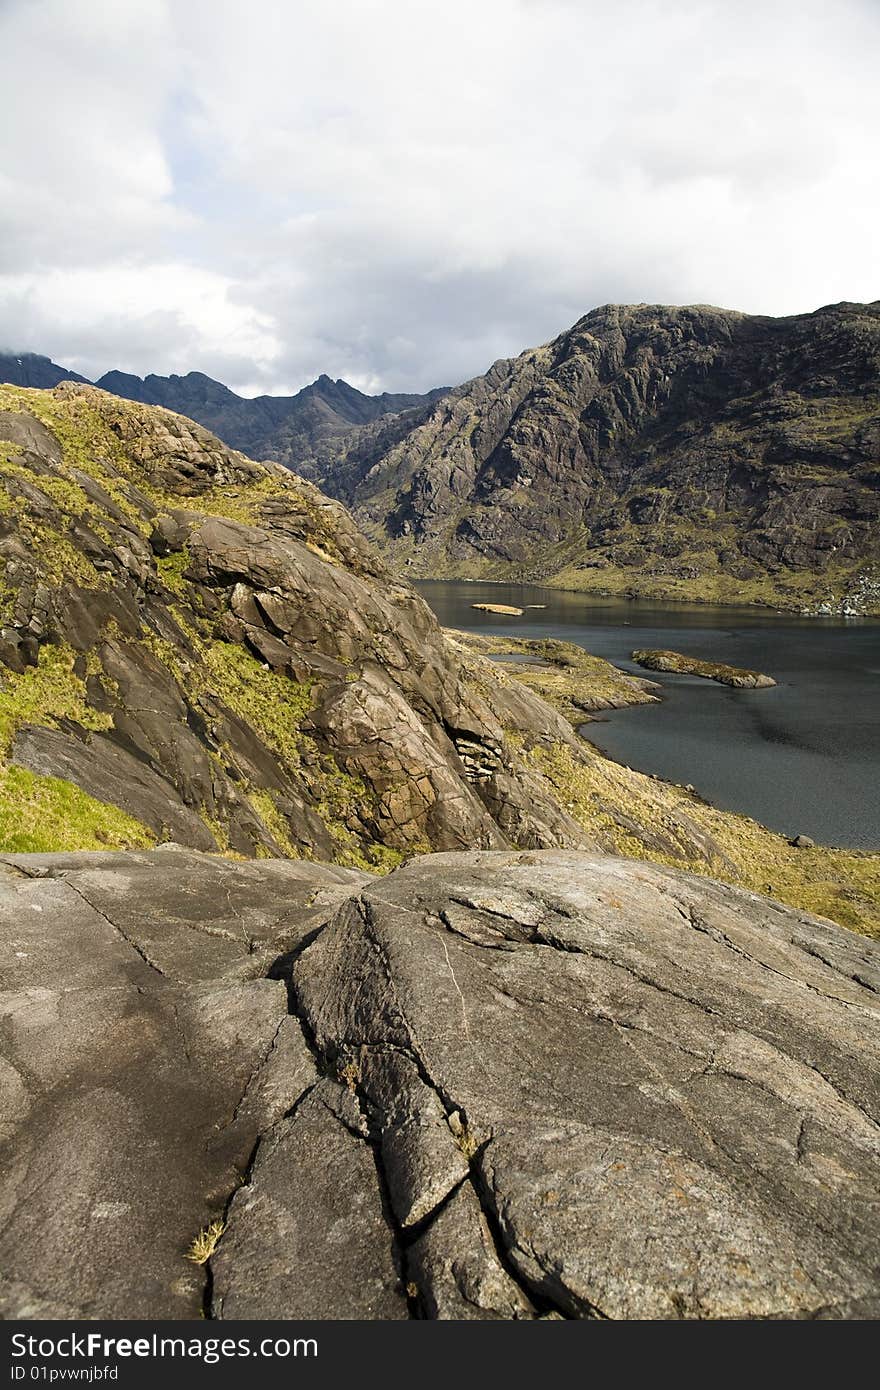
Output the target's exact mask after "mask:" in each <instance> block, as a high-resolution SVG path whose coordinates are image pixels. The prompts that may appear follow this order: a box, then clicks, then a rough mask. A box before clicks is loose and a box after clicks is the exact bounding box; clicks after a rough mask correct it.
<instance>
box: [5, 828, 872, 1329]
mask: <svg viewBox="0 0 880 1390" xmlns="http://www.w3.org/2000/svg"><path fill="white" fill-rule="evenodd" d="M0 923H2V929H0V961H2V967H3V974H4V994H3V1002H4V1008H3V1011H2V1015H0V1094H2V1099H3V1105H2V1108H0V1113H2V1115H3V1132H2V1134H0V1174H2V1178H0V1188H2V1200H0V1313H2V1315H3V1316H4V1317H5V1318H21V1317H25V1318H90V1319H107V1318H148V1319H152V1318H160V1319H161V1318H197V1317H199V1316H200V1315H204V1316H207V1317H210V1318H216V1319H242V1318H243V1319H248V1318H279V1319H283V1318H294V1319H298V1318H370V1319H392V1320H396V1319H404V1318H407V1317H419V1318H440V1319H449V1318H466V1319H485V1318H492V1319H510V1320H513V1319H517V1320H520V1319H535V1318H554V1319H556V1318H575V1319H583V1318H662V1319H665V1318H673V1319H676V1318H771V1319H815V1318H819V1319H841V1318H844V1319H847V1318H870V1317H876V1316H877V1315H878V1313H880V1301H878V1293H877V1277H876V1271H877V1266H878V1262H880V1229H878V1221H877V1204H876V1192H877V1184H878V1178H880V1127H878V1118H880V1097H878V1090H877V1077H878V1075H880V1068H878V1061H880V1057H878V1051H880V1028H878V1009H877V993H878V989H880V949H878V947H877V946H876V944H875V943H872V942H869V941H866V940H865V939H864V938H859V937H856V936H854V935H852V934H850V933H849V932H846V931H842V930H841V929H839V928H836V927H833V926H832V925H831V924H829V923H827V922H821V921H818V920H815V919H813V918H810V917H807V916H805V915H803V914H801V913H797V912H793V911H791V910H788V909H785V908H782V907H780V906H779V905H778V904H775V903H772V902H770V901H768V900H766V899H764V898H761V897H758V896H757V895H755V894H751V893H744V892H741V891H738V890H736V889H732V888H726V887H723V886H721V885H720V884H717V883H712V882H710V881H708V880H706V879H696V878H692V877H690V876H689V875H687V874H682V873H678V872H675V871H673V870H669V869H661V868H658V867H656V866H651V865H646V864H637V863H635V862H633V861H631V860H621V859H615V858H609V857H596V856H592V855H589V854H584V853H571V852H568V853H564V852H561V851H543V852H534V851H533V852H516V853H511V852H497V851H496V852H483V853H470V854H461V853H455V854H442V855H434V856H427V857H422V858H420V859H416V860H414V861H413V862H412V863H410V864H408V865H406V866H404V867H403V868H400V869H398V870H396V871H395V872H393V873H392V874H390V875H389V876H386V877H384V878H375V879H374V878H370V877H369V876H368V875H365V874H363V873H357V872H356V871H354V870H346V869H334V868H330V867H328V866H325V865H318V864H309V863H294V862H291V861H271V862H267V863H255V862H253V861H251V862H247V863H231V862H229V861H227V860H223V859H221V858H218V857H217V856H208V855H203V854H198V853H195V852H192V851H185V850H178V851H170V850H166V851H153V852H151V853H143V852H128V853H121V854H120V853H117V854H107V853H103V854H74V855H22V856H6V857H5V859H4V860H3V861H2V862H0ZM59 961H62V962H63V969H62V970H59ZM188 1257H189V1258H188ZM196 1259H198V1260H201V1261H203V1263H196V1262H195V1260H196Z"/></svg>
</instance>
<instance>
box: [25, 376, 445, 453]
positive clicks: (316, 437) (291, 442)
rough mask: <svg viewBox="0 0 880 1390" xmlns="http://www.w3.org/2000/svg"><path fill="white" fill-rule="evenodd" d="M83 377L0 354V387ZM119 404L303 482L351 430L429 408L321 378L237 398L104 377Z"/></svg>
mask: <svg viewBox="0 0 880 1390" xmlns="http://www.w3.org/2000/svg"><path fill="white" fill-rule="evenodd" d="M62 381H78V382H82V383H84V384H90V383H87V382H86V378H85V377H83V376H80V375H79V373H78V372H74V371H71V370H69V369H68V368H66V367H59V366H58V364H57V363H56V362H52V361H51V360H50V358H48V357H41V356H39V355H38V354H36V353H21V354H15V353H8V352H6V353H4V352H0V382H8V383H10V384H11V385H13V386H36V387H41V388H50V387H53V386H57V385H59V384H60V383H61V382H62ZM95 384H96V385H97V386H99V387H100V388H101V389H102V390H104V391H109V392H111V394H113V395H115V396H121V397H122V398H123V399H124V400H130V401H137V402H138V403H140V404H141V405H161V406H164V407H165V408H166V409H168V410H173V411H174V412H175V413H176V414H179V415H186V416H187V417H188V418H189V419H191V420H195V421H196V422H197V423H198V424H201V425H204V426H205V427H206V428H207V429H209V430H211V431H212V433H214V434H216V435H218V436H219V438H220V439H222V440H223V441H224V443H226V444H229V445H230V446H231V447H232V448H233V449H241V450H242V451H243V452H245V453H247V454H250V455H251V456H252V457H253V458H260V459H272V460H274V461H275V462H278V463H283V464H285V465H286V466H287V467H288V468H292V469H294V471H295V472H297V473H299V474H301V475H302V476H304V477H308V478H318V477H320V476H322V475H323V473H324V472H325V470H326V469H327V468H328V467H329V466H330V465H331V464H332V463H333V462H334V461H335V460H336V458H337V457H338V456H339V454H340V453H341V452H343V451H344V449H345V448H346V447H347V446H348V445H350V444H351V442H352V440H353V438H354V435H355V434H356V433H357V431H358V430H359V428H360V427H361V426H363V425H365V424H368V423H370V422H372V421H374V420H378V419H380V418H382V417H384V416H387V415H396V414H399V413H400V412H401V411H409V410H412V409H414V408H416V407H420V406H423V405H425V404H430V403H432V402H433V401H435V400H437V399H439V397H440V396H442V395H443V391H442V390H436V391H430V392H428V393H427V395H412V394H406V393H404V394H394V393H390V392H388V391H383V392H382V393H381V394H379V395H376V396H369V395H365V394H364V392H362V391H358V390H357V389H356V388H355V387H354V386H349V384H348V382H346V381H341V380H340V381H332V380H331V379H330V377H328V376H326V375H322V376H320V377H318V379H317V380H316V381H313V382H312V383H311V385H309V386H305V387H303V389H302V390H301V391H298V392H297V393H296V394H295V395H293V396H255V397H253V398H249V397H245V396H238V395H236V393H235V392H234V391H230V389H229V387H228V386H224V385H223V383H222V382H219V381H215V380H214V379H213V377H209V376H205V374H204V373H203V372H187V374H186V375H185V376H176V375H172V376H156V375H152V374H151V375H149V376H147V377H139V376H134V375H133V374H132V373H130V372H118V371H111V372H106V373H105V374H104V376H102V377H101V378H100V380H99V381H98V382H97V383H95Z"/></svg>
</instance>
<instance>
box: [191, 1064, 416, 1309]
mask: <svg viewBox="0 0 880 1390" xmlns="http://www.w3.org/2000/svg"><path fill="white" fill-rule="evenodd" d="M343 1089H344V1088H341V1087H339V1086H338V1085H337V1084H336V1083H335V1082H332V1081H329V1080H325V1081H322V1082H320V1084H319V1085H318V1086H317V1087H316V1088H315V1089H314V1090H313V1091H311V1092H310V1093H309V1094H308V1095H307V1096H306V1098H305V1099H304V1100H303V1102H302V1103H301V1104H300V1105H299V1107H298V1108H297V1109H296V1111H295V1113H294V1114H293V1115H292V1116H291V1117H290V1118H289V1119H286V1120H281V1121H280V1122H279V1124H278V1125H276V1127H275V1128H274V1129H273V1130H272V1131H271V1132H270V1134H269V1135H268V1136H267V1137H266V1139H265V1140H264V1141H263V1143H262V1144H261V1146H260V1150H259V1152H258V1154H257V1157H256V1160H255V1162H254V1165H253V1169H252V1171H251V1174H250V1180H249V1182H248V1184H247V1186H245V1187H242V1188H241V1189H240V1190H239V1191H238V1192H237V1193H236V1196H235V1198H234V1200H233V1202H232V1206H231V1207H230V1210H229V1221H228V1226H227V1230H226V1233H225V1235H224V1237H223V1239H222V1241H221V1243H220V1246H219V1249H218V1251H217V1254H216V1255H215V1256H214V1258H213V1260H212V1269H213V1288H214V1298H213V1315H214V1316H215V1317H218V1318H383V1319H388V1318H405V1317H406V1316H407V1306H406V1297H405V1295H404V1292H403V1289H402V1287H401V1284H400V1279H399V1276H398V1272H397V1267H396V1263H395V1259H396V1252H395V1248H394V1242H393V1237H392V1233H391V1230H390V1228H389V1225H388V1223H387V1222H386V1220H385V1216H384V1213H383V1209H382V1194H381V1191H380V1187H379V1180H378V1175H377V1172H376V1164H375V1161H374V1158H373V1151H372V1149H371V1147H370V1145H369V1144H368V1143H367V1142H366V1141H365V1140H364V1139H362V1138H359V1137H357V1136H356V1135H354V1134H352V1132H351V1130H350V1129H349V1128H348V1126H347V1125H345V1124H343V1123H342V1122H341V1121H340V1119H339V1118H338V1116H337V1114H336V1113H335V1112H336V1107H337V1106H338V1105H339V1104H340V1103H343V1104H344V1102H341V1098H340V1097H339V1096H338V1095H335V1094H334V1092H339V1091H341V1090H343Z"/></svg>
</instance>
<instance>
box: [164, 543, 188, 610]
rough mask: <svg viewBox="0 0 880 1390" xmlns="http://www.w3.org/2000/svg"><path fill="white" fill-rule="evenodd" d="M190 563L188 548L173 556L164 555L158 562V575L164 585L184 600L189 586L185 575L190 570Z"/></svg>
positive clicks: (176, 552)
mask: <svg viewBox="0 0 880 1390" xmlns="http://www.w3.org/2000/svg"><path fill="white" fill-rule="evenodd" d="M189 561H190V555H189V549H188V548H187V547H186V546H184V547H183V549H182V550H178V551H175V552H174V553H173V554H171V555H163V556H162V557H161V558H160V559H158V560H157V561H156V573H157V574H158V575H159V578H160V579H161V580H162V583H163V584H164V585H165V587H166V588H167V589H170V590H171V592H172V593H173V594H177V596H178V597H179V598H184V597H185V596H186V594H187V589H188V585H187V582H186V580H185V578H184V575H185V574H186V571H187V569H188V568H189Z"/></svg>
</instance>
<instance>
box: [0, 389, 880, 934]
mask: <svg viewBox="0 0 880 1390" xmlns="http://www.w3.org/2000/svg"><path fill="white" fill-rule="evenodd" d="M4 441H5V442H4ZM0 556H2V559H3V562H4V569H3V578H2V583H0V663H2V671H0V675H2V684H0V850H5V851H7V852H13V851H51V850H64V849H69V850H99V849H102V848H105V847H111V848H119V847H137V846H141V847H148V846H150V845H154V844H156V843H161V842H165V841H168V840H171V841H174V842H176V843H179V844H182V845H184V846H188V847H190V848H193V849H199V850H208V851H210V850H220V851H222V852H225V853H232V854H236V855H244V856H257V857H260V856H279V855H290V856H298V857H303V856H305V857H308V858H313V859H319V860H327V861H332V862H335V863H339V864H342V865H348V866H351V867H356V868H361V869H364V868H366V869H369V868H383V869H384V868H388V867H392V866H394V865H395V864H397V863H399V862H400V861H401V860H402V859H403V858H405V857H407V856H409V855H411V854H413V853H416V852H422V851H425V850H451V849H474V848H499V849H503V848H507V847H517V848H592V849H596V850H600V851H603V852H610V853H618V854H628V855H635V856H637V857H641V858H649V859H654V860H656V861H657V862H661V863H667V864H675V865H679V866H681V867H684V868H688V869H691V870H693V871H696V872H699V873H705V874H711V875H713V876H715V877H720V878H724V879H727V880H729V881H732V882H734V883H739V884H744V885H747V886H748V887H751V888H756V889H759V890H761V891H770V892H772V893H774V894H775V895H777V896H779V897H781V898H782V899H784V900H785V901H788V902H790V903H793V904H795V905H796V906H798V907H802V908H805V909H807V910H809V911H814V912H820V913H822V914H824V915H826V916H830V917H832V918H833V919H834V920H836V921H839V922H842V923H843V924H844V925H848V926H854V927H857V928H859V929H860V930H866V931H872V932H873V931H880V908H878V900H880V858H878V856H876V855H874V856H872V855H860V854H856V853H848V852H844V851H835V850H830V849H826V848H823V847H821V846H817V847H814V848H812V849H809V850H798V849H795V848H793V847H792V846H790V845H789V844H788V843H787V842H786V840H785V839H784V838H783V837H782V836H779V835H774V834H771V832H769V831H767V830H764V829H763V828H762V827H760V826H758V825H755V823H754V822H752V821H749V820H747V819H746V818H745V817H738V816H731V815H726V814H725V813H722V812H720V811H716V810H715V809H714V808H713V807H710V806H707V805H705V804H704V803H703V802H701V801H699V799H698V798H696V797H694V796H693V795H692V794H691V793H689V792H688V791H687V790H686V789H683V788H678V787H672V786H669V785H667V784H666V783H663V782H660V781H658V780H656V779H653V778H650V777H645V776H642V775H641V774H639V773H635V772H632V771H630V770H629V769H627V768H623V767H620V766H618V765H617V764H615V763H612V762H610V761H609V760H608V759H606V758H604V757H602V756H601V755H600V754H599V753H597V752H596V750H595V749H592V748H591V747H590V746H589V745H588V744H587V743H585V742H584V741H583V739H581V738H579V737H578V736H577V735H576V733H575V732H574V729H573V727H572V724H573V723H574V724H582V723H583V722H584V721H585V720H586V719H587V718H589V711H590V710H591V709H600V708H604V707H608V706H609V705H615V704H617V705H622V704H629V703H636V702H644V701H646V700H650V699H651V698H652V694H651V691H650V688H646V686H647V687H650V682H645V681H639V680H636V679H634V678H632V677H629V676H626V675H624V674H623V673H621V672H619V671H616V670H615V669H614V668H613V667H611V666H609V665H608V664H607V663H605V662H601V661H598V660H597V659H595V658H592V657H589V656H588V655H587V654H586V653H584V652H582V651H581V650H580V648H571V649H569V648H567V647H565V645H564V644H549V645H548V646H547V647H546V649H543V655H544V657H545V659H546V660H548V661H549V662H550V665H549V667H548V666H546V665H545V666H542V667H540V668H536V669H529V668H526V667H522V668H518V669H516V670H514V669H513V668H508V669H507V670H502V669H501V668H500V667H499V666H498V665H496V664H495V663H493V662H492V661H491V660H489V659H487V655H486V654H485V644H481V643H480V642H479V641H474V640H473V639H468V638H465V637H463V636H462V635H460V634H459V635H455V634H444V633H442V632H441V630H440V629H439V627H438V625H437V622H436V619H435V618H434V616H433V615H432V613H431V612H430V610H429V609H428V608H427V606H426V605H425V603H424V602H423V601H422V600H421V598H419V597H418V596H417V595H416V594H415V593H414V592H413V590H412V589H410V588H409V587H408V586H407V585H406V584H404V583H402V582H400V581H399V580H397V579H395V577H394V576H393V575H392V574H391V573H390V572H389V571H388V569H387V568H386V566H385V564H384V562H383V561H382V560H381V558H380V557H379V556H378V555H377V553H376V552H375V551H374V550H373V549H372V548H371V547H370V546H369V545H368V544H367V543H366V542H365V541H364V539H363V538H362V537H361V535H360V534H359V533H358V531H357V530H356V529H355V527H354V525H353V524H352V522H351V519H350V518H349V516H348V514H347V513H346V512H345V511H344V510H343V508H342V507H341V506H340V505H339V504H338V503H336V502H332V501H330V500H328V499H327V498H326V497H323V496H322V495H321V494H320V493H319V492H317V490H316V489H315V488H314V487H312V486H311V485H310V484H309V483H307V482H304V481H303V480H302V479H299V478H296V477H295V476H294V475H292V474H291V473H290V472H289V471H288V470H286V469H284V468H282V467H280V466H274V465H260V464H256V463H253V462H251V461H250V460H249V459H247V458H245V457H244V456H243V455H241V454H238V453H235V452H234V451H232V450H230V449H228V448H226V447H224V446H223V445H221V444H220V443H219V441H218V440H216V439H215V438H214V437H213V436H211V435H209V434H208V433H207V432H206V431H205V430H202V429H201V428H200V427H199V426H197V425H194V424H192V423H191V422H190V421H187V420H185V419H183V418H182V417H179V416H175V415H172V414H170V413H169V412H167V411H165V410H163V409H161V408H158V407H150V406H141V405H135V404H132V403H128V402H125V401H122V400H120V399H117V398H116V397H113V396H111V395H108V394H107V393H105V392H102V391H99V390H97V389H95V388H93V387H89V386H82V385H61V386H59V387H57V388H56V389H55V390H53V391H40V390H23V389H19V388H13V387H2V388H0ZM547 701H549V702H550V703H549V704H548V703H547ZM792 829H793V830H794V831H796V830H797V829H798V827H797V826H793V827H792Z"/></svg>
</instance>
